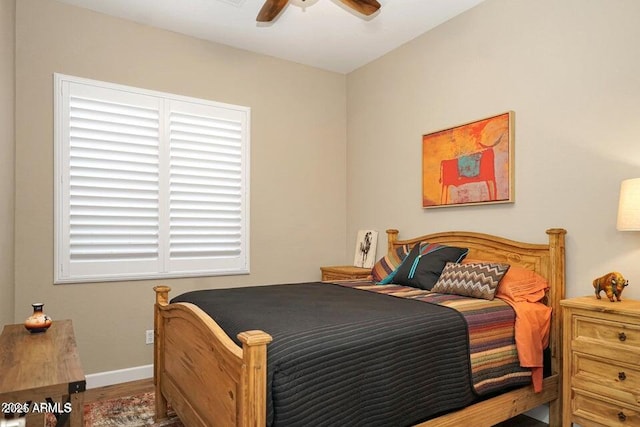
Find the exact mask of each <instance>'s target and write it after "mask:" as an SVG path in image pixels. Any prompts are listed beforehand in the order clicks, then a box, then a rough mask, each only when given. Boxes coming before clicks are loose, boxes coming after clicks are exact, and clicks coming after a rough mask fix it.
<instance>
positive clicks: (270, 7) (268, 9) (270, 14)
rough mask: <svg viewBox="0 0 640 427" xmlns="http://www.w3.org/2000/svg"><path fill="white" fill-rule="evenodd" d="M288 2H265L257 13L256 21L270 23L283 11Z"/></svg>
mask: <svg viewBox="0 0 640 427" xmlns="http://www.w3.org/2000/svg"><path fill="white" fill-rule="evenodd" d="M288 2H289V0H267V1H265V2H264V5H263V6H262V9H260V12H259V13H258V17H257V18H256V21H258V22H271V21H273V19H274V18H275V17H276V16H278V14H279V13H280V12H281V11H282V9H284V7H285V6H286V5H287V3H288Z"/></svg>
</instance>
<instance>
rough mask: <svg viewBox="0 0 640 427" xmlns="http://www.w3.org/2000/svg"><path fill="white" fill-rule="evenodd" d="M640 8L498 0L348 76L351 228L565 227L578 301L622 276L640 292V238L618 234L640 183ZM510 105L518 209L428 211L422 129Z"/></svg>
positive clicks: (590, 0) (517, 230) (523, 234)
mask: <svg viewBox="0 0 640 427" xmlns="http://www.w3.org/2000/svg"><path fill="white" fill-rule="evenodd" d="M639 16H640V2H638V1H636V0H617V1H615V2H611V1H609V0H563V1H557V0H540V1H530V0H487V1H485V2H483V3H481V4H480V5H478V6H477V7H475V8H474V9H472V10H470V11H469V12H467V13H465V14H463V15H461V16H458V17H456V18H454V19H452V20H450V21H449V22H447V23H445V24H444V25H442V26H440V27H438V28H436V29H434V30H433V31H430V32H428V33H426V34H424V35H422V36H421V37H419V38H417V39H415V40H413V41H411V42H410V43H407V44H406V45H404V46H403V47H401V48H399V49H396V50H394V51H392V52H391V53H389V54H387V55H386V56H384V57H383V58H381V59H379V60H377V61H375V62H373V63H371V64H369V65H366V66H364V67H362V68H361V69H359V70H356V71H355V72H353V73H351V74H349V76H348V80H347V89H348V97H347V101H348V115H347V118H348V151H347V153H348V154H347V159H348V163H347V171H348V173H347V185H348V191H347V194H348V197H347V200H348V206H347V210H348V220H347V224H348V226H347V236H355V233H356V231H357V230H358V229H361V228H373V229H377V230H380V231H384V230H385V229H386V228H389V227H397V228H399V229H400V233H401V235H404V236H413V235H416V234H421V233H426V232H433V231H442V230H448V229H470V230H476V231H482V232H489V233H498V234H501V235H505V236H508V237H511V238H514V239H522V240H527V241H537V242H545V239H546V235H545V234H544V230H545V229H546V228H549V227H564V228H566V229H567V230H568V235H567V266H568V271H567V277H568V295H569V296H577V295H584V294H590V293H591V292H592V287H591V281H592V279H593V278H595V277H597V276H599V275H601V274H604V273H606V272H608V271H612V270H619V271H621V272H622V273H623V274H625V275H626V276H627V277H628V279H630V281H631V285H630V287H629V288H628V290H627V291H625V294H626V296H627V297H635V298H638V297H640V263H639V262H638V260H639V259H640V233H633V232H626V233H623V232H618V231H616V229H615V221H616V210H617V203H618V191H619V185H620V181H621V180H622V179H626V178H633V177H640V120H639V119H638V118H639V117H640V78H639V77H638V76H639V75H640V54H639V51H638V46H637V44H638V43H637V41H638V40H640V26H638V23H637V18H638V17H639ZM508 110H513V111H515V132H516V134H515V153H516V168H515V171H516V172H515V173H516V176H515V178H516V202H515V204H504V205H484V206H475V207H450V208H442V209H428V210H423V209H422V208H421V184H420V182H421V181H420V179H421V178H420V177H421V136H422V135H423V134H425V133H429V132H432V131H435V130H440V129H442V128H446V127H449V126H452V125H457V124H461V123H465V122H469V121H472V120H475V119H480V118H483V117H487V116H490V115H494V114H496V113H501V112H504V111H508ZM384 238H385V236H384V233H381V237H380V240H379V244H384ZM352 246H353V244H351V247H352ZM350 251H351V249H348V251H347V252H348V253H350Z"/></svg>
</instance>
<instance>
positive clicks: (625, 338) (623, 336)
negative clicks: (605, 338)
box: [618, 332, 627, 341]
mask: <svg viewBox="0 0 640 427" xmlns="http://www.w3.org/2000/svg"><path fill="white" fill-rule="evenodd" d="M618 339H619V340H620V341H626V340H627V336H626V335H625V333H624V332H620V333H619V334H618Z"/></svg>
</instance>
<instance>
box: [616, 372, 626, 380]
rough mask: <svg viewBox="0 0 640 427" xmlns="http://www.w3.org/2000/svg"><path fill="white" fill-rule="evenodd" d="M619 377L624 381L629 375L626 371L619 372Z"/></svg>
mask: <svg viewBox="0 0 640 427" xmlns="http://www.w3.org/2000/svg"><path fill="white" fill-rule="evenodd" d="M618 379H619V380H620V381H624V380H626V379H627V375H626V374H625V373H624V371H623V372H618Z"/></svg>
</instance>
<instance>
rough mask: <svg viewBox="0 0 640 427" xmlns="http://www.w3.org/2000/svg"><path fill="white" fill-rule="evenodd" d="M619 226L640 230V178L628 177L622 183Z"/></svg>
mask: <svg viewBox="0 0 640 427" xmlns="http://www.w3.org/2000/svg"><path fill="white" fill-rule="evenodd" d="M617 228H618V230H621V231H640V178H634V179H626V180H624V181H622V184H621V185H620V202H619V203H618V224H617Z"/></svg>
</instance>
